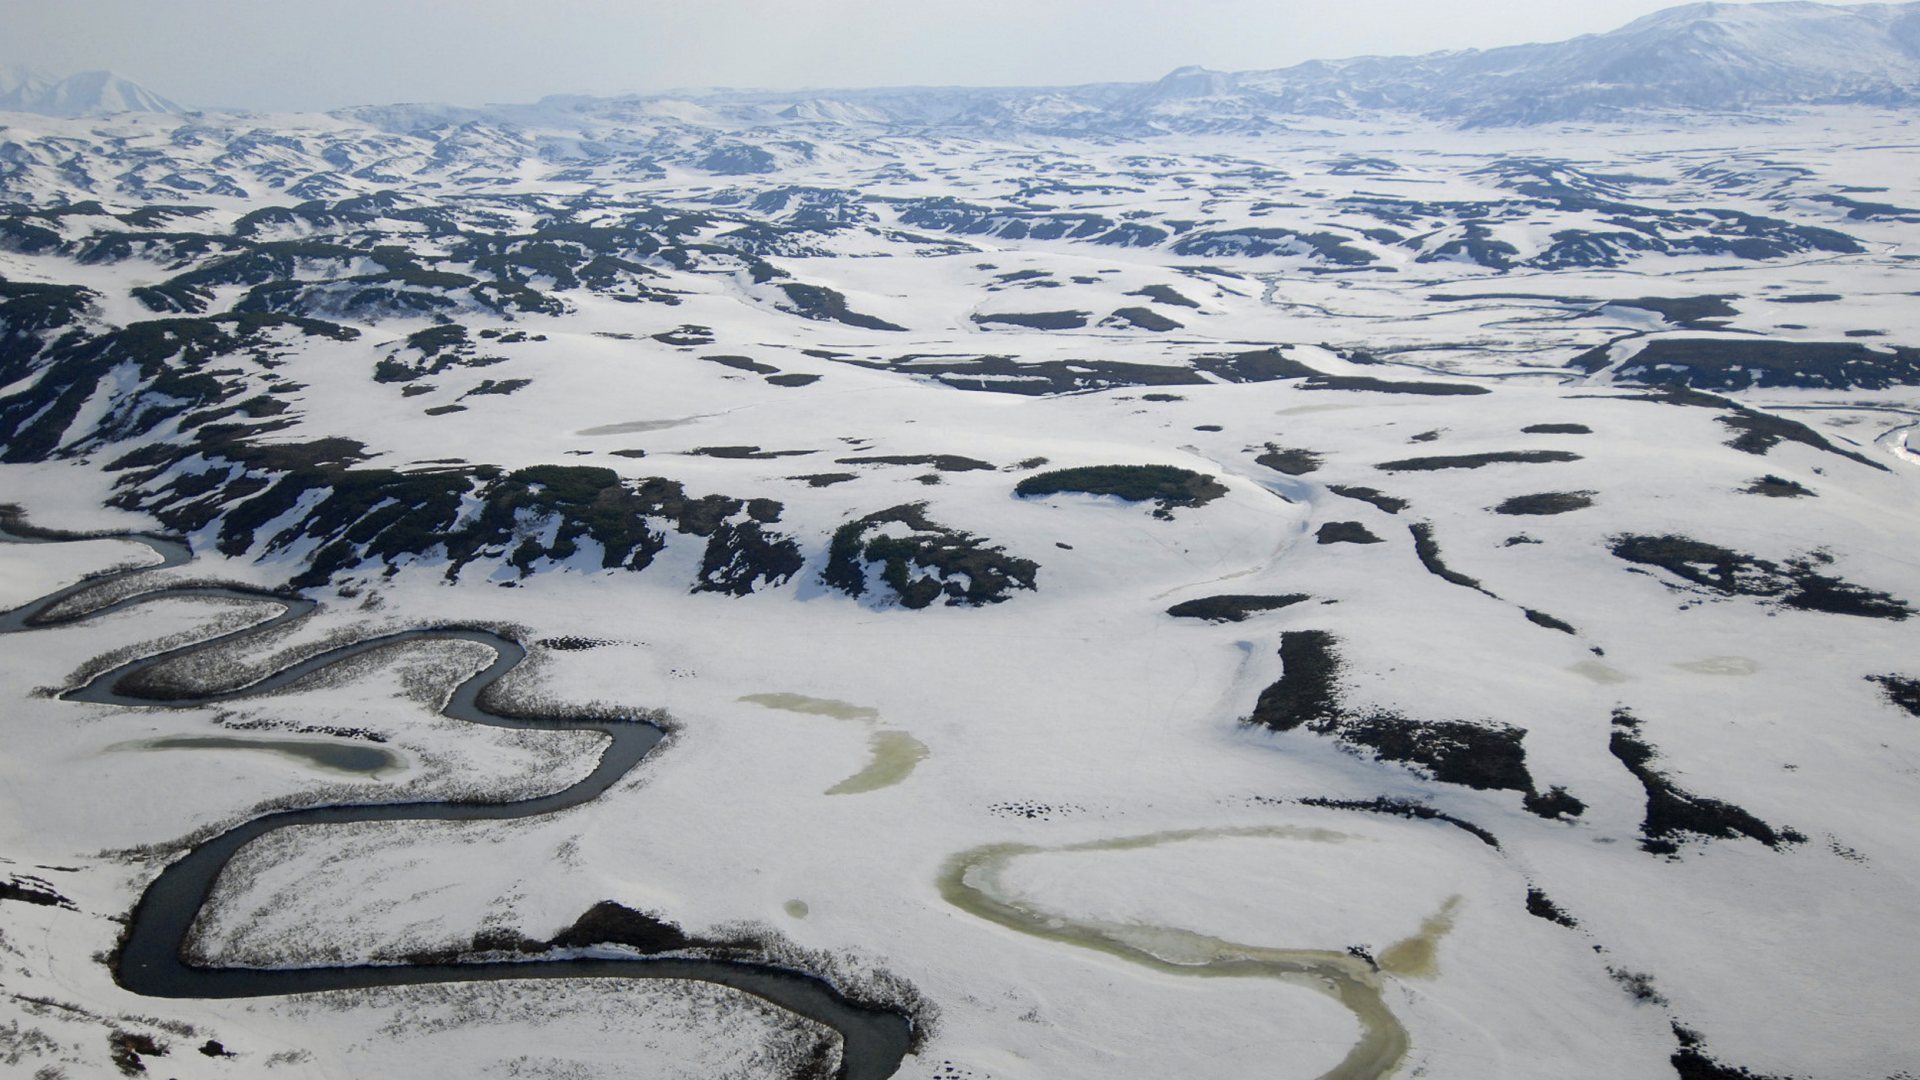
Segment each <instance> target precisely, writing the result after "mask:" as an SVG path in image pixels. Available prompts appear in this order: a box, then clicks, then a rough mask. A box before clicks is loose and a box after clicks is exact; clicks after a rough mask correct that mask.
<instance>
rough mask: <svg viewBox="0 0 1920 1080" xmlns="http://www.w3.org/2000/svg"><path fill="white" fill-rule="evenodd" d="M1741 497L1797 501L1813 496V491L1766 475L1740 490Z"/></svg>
mask: <svg viewBox="0 0 1920 1080" xmlns="http://www.w3.org/2000/svg"><path fill="white" fill-rule="evenodd" d="M1740 493H1741V494H1742V495H1765V496H1767V497H1768V498H1773V499H1797V498H1801V497H1803V496H1809V495H1813V494H1814V492H1813V489H1812V488H1809V487H1806V486H1804V485H1802V484H1800V483H1797V482H1795V481H1793V480H1788V479H1786V478H1785V477H1782V476H1775V475H1773V474H1772V473H1768V474H1767V475H1765V476H1762V477H1760V478H1758V479H1756V480H1754V481H1752V482H1751V483H1749V484H1748V485H1747V486H1746V487H1743V488H1741V489H1740Z"/></svg>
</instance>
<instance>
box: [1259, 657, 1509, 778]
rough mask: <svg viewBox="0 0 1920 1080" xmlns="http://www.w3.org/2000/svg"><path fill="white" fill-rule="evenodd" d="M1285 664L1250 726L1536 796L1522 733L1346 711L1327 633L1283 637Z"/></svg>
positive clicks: (1504, 727) (1339, 669)
mask: <svg viewBox="0 0 1920 1080" xmlns="http://www.w3.org/2000/svg"><path fill="white" fill-rule="evenodd" d="M1280 662H1281V664H1282V674H1281V677H1280V680H1279V681H1278V682H1275V683H1274V684H1273V685H1271V686H1269V687H1267V688H1266V689H1265V690H1263V691H1261V693H1260V697H1259V699H1258V700H1257V701H1256V702H1255V703H1254V707H1253V712H1252V714H1251V715H1249V716H1248V717H1247V718H1246V720H1245V722H1246V723H1250V724H1259V725H1261V726H1263V727H1266V728H1268V729H1270V730H1273V731H1293V730H1295V729H1296V728H1305V729H1306V730H1308V731H1311V732H1313V733H1314V734H1317V735H1325V736H1329V737H1331V738H1333V739H1334V740H1335V741H1336V742H1338V743H1339V744H1341V745H1342V746H1343V747H1345V748H1346V749H1348V750H1351V751H1353V752H1355V753H1359V752H1362V751H1367V752H1371V753H1372V754H1373V756H1374V757H1375V758H1377V759H1379V760H1382V761H1394V762H1401V763H1404V764H1408V765H1412V766H1415V767H1417V768H1419V769H1421V770H1424V771H1425V772H1426V773H1427V774H1428V775H1430V776H1432V777H1433V779H1435V780H1437V781H1440V782H1441V783H1446V784H1462V785H1465V786H1467V787H1470V788H1474V789H1476V790H1502V789H1504V790H1512V791H1519V792H1522V793H1525V794H1532V793H1533V778H1532V776H1530V775H1529V774H1528V772H1527V765H1526V751H1525V750H1524V749H1523V748H1522V746H1521V740H1522V738H1524V737H1525V735H1526V732H1525V731H1523V730H1521V729H1520V728H1516V727H1511V726H1508V725H1505V724H1498V725H1489V724H1477V723H1468V722H1465V721H1458V720H1414V719H1410V718H1408V717H1406V716H1403V715H1401V714H1399V713H1396V712H1393V711H1390V710H1386V709H1369V710H1366V711H1356V710H1351V709H1348V708H1346V707H1345V706H1344V705H1343V704H1342V701H1341V690H1340V675H1341V672H1342V668H1343V662H1342V661H1341V659H1340V654H1339V651H1338V641H1337V639H1335V638H1334V636H1333V635H1332V634H1329V633H1327V632H1326V631H1324V630H1289V631H1287V632H1286V633H1284V634H1282V635H1281V636H1280Z"/></svg>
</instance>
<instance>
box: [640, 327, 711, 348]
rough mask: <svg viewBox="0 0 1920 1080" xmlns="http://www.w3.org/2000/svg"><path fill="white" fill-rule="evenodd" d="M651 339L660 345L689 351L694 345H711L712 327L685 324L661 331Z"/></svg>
mask: <svg viewBox="0 0 1920 1080" xmlns="http://www.w3.org/2000/svg"><path fill="white" fill-rule="evenodd" d="M652 337H653V340H655V341H657V342H659V343H660V344H662V345H675V346H679V347H680V348H683V349H691V348H693V347H694V346H696V345H711V344H713V327H711V326H701V325H699V324H697V323H685V324H682V325H680V326H677V327H674V328H673V329H672V330H662V331H660V332H659V333H657V334H654V335H652Z"/></svg>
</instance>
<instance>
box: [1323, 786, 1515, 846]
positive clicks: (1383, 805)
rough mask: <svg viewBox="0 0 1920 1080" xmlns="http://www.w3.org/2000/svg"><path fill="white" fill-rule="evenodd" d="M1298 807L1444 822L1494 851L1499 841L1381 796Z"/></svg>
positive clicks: (1456, 821) (1428, 808)
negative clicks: (1365, 799)
mask: <svg viewBox="0 0 1920 1080" xmlns="http://www.w3.org/2000/svg"><path fill="white" fill-rule="evenodd" d="M1300 805H1301V806H1319V807H1324V808H1326V809H1328V810H1358V811H1360V812H1362V813H1367V814H1391V815H1393V816H1394V817H1401V818H1406V819H1407V820H1409V821H1444V822H1446V823H1447V824H1449V825H1452V826H1453V827H1454V828H1456V829H1459V830H1461V831H1462V832H1466V833H1470V834H1472V835H1473V836H1475V837H1478V838H1479V840H1480V842H1481V843H1483V844H1485V845H1487V846H1488V847H1490V848H1494V849H1496V850H1497V849H1498V848H1499V847H1500V840H1499V838H1497V837H1495V836H1494V835H1493V834H1492V833H1490V832H1488V831H1487V830H1485V829H1483V828H1481V827H1480V826H1478V825H1475V824H1474V823H1473V822H1471V821H1466V820H1463V819H1461V818H1457V817H1454V816H1453V815H1452V814H1443V813H1441V812H1440V811H1438V810H1435V809H1434V808H1433V807H1431V806H1427V805H1424V804H1422V803H1417V802H1408V801H1406V800H1405V799H1389V798H1385V797H1384V796H1383V797H1381V798H1378V799H1373V800H1370V801H1367V802H1360V801H1358V800H1354V799H1323V798H1318V797H1315V798H1310V799H1301V800H1300Z"/></svg>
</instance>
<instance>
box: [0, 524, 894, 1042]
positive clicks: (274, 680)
mask: <svg viewBox="0 0 1920 1080" xmlns="http://www.w3.org/2000/svg"><path fill="white" fill-rule="evenodd" d="M96 538H100V537H91V536H88V537H82V536H68V535H61V534H54V533H47V532H41V531H38V530H34V531H32V532H27V531H25V530H21V529H20V528H19V526H18V524H17V523H15V526H14V529H13V531H8V530H6V529H0V542H9V543H48V542H57V541H63V540H75V539H96ZM109 538H111V539H123V540H132V541H136V542H138V543H142V544H145V545H146V546H148V547H149V548H152V549H153V550H154V551H155V552H157V553H158V554H159V555H160V556H161V561H160V562H159V563H157V564H151V565H148V566H143V567H138V568H135V569H131V570H123V571H118V572H112V573H107V574H102V575H98V576H95V577H92V578H89V579H87V580H84V581H82V582H80V583H78V584H76V585H72V586H69V587H67V588H64V589H61V590H59V591H57V592H54V593H51V594H49V595H47V596H44V597H42V598H40V599H39V600H35V601H33V602H31V603H28V604H26V605H24V606H22V607H19V608H15V609H14V610H12V611H9V612H5V613H0V634H4V633H19V632H25V631H31V630H34V629H39V628H44V627H53V626H64V625H70V624H73V623H77V622H82V621H85V620H90V619H93V618H96V617H99V616H102V615H106V614H109V613H111V612H116V611H122V610H125V609H127V608H130V607H133V606H135V605H138V604H143V603H147V602H150V601H154V600H159V599H164V598H178V597H213V598H226V599H238V600H245V601H251V602H258V601H263V600H264V601H271V602H273V603H277V604H279V605H281V609H282V610H281V611H280V613H279V614H277V615H274V616H272V617H271V618H268V619H266V620H264V621H262V622H259V623H255V624H254V625H252V626H248V627H245V628H242V629H240V630H235V631H232V632H230V633H226V634H222V635H219V636H217V637H214V638H210V639H208V640H205V641H200V642H195V643H193V644H190V645H185V646H181V647H179V648H175V649H171V650H167V651H165V652H161V653H158V654H155V655H153V656H148V657H144V658H142V659H138V660H133V661H129V662H127V663H124V664H121V665H119V666H117V667H115V668H113V669H112V670H109V671H107V672H105V673H103V674H100V675H98V676H95V677H94V678H93V679H91V680H90V681H89V682H87V683H86V684H85V685H84V686H81V687H78V688H76V689H73V690H70V691H68V692H66V693H65V694H63V695H62V696H63V697H64V698H66V699H68V700H72V701H86V702H95V703H102V704H110V705H123V706H129V707H161V708H194V707H198V706H202V705H207V704H212V703H217V702H223V701H231V700H234V699H236V698H244V697H251V696H256V695H261V694H267V693H271V692H273V691H275V690H279V689H281V688H283V687H286V686H288V685H290V684H292V683H294V682H297V681H298V680H300V679H302V678H304V677H306V676H307V675H310V674H312V673H314V672H316V671H319V670H321V669H323V668H327V667H331V666H332V665H335V664H338V663H341V662H342V661H345V660H350V659H352V658H354V657H357V656H361V655H364V654H366V653H370V652H373V651H375V650H378V649H384V648H388V647H390V646H394V645H399V644H402V643H405V642H413V641H471V642H476V643H478V644H481V645H485V646H487V647H488V648H490V649H492V650H493V653H494V659H493V662H492V663H491V664H489V665H488V666H487V667H486V668H485V669H484V670H482V671H480V672H478V673H476V674H474V675H472V676H469V677H468V678H467V679H466V680H465V681H463V682H462V683H460V685H459V686H458V687H457V688H456V689H455V690H454V691H453V694H452V696H451V698H450V699H449V700H448V702H447V704H446V706H445V707H444V708H443V709H442V712H443V713H444V714H445V715H446V716H449V717H452V718H453V719H456V720H463V721H466V722H468V723H473V724H486V725H490V726H493V727H503V728H518V729H532V730H541V731H594V732H598V733H600V734H602V735H604V736H605V737H606V739H607V743H606V746H605V748H604V749H602V751H601V754H600V760H599V763H598V764H597V765H596V766H595V767H594V769H593V771H592V772H591V773H590V774H589V775H588V776H587V777H586V778H585V779H583V780H581V781H579V782H578V783H576V784H574V785H572V786H571V787H568V788H565V789H564V790H561V791H557V792H554V793H552V794H549V795H543V796H540V797H538V798H532V799H520V800H515V801H511V802H486V801H480V800H471V801H467V800H460V801H427V802H404V803H366V804H342V805H335V806H319V807H309V808H305V809H300V810H287V811H281V812H277V813H270V814H266V815H264V816H262V817H258V818H254V819H253V820H251V821H248V822H246V823H244V824H241V825H238V826H235V827H234V828H232V829H229V830H227V831H226V832H224V833H221V834H220V835H218V836H215V837H213V838H212V839H209V840H206V841H204V842H202V843H200V844H199V845H197V846H195V847H194V848H193V849H192V850H191V851H189V852H187V853H186V854H185V855H183V856H181V857H180V858H179V859H177V860H176V861H174V862H173V863H172V864H171V865H169V866H167V867H166V868H165V869H164V870H162V871H161V872H160V874H159V876H157V877H156V878H154V880H153V881H152V882H151V883H150V884H149V885H148V886H147V889H146V891H145V892H144V893H143V894H142V895H141V897H140V899H139V901H138V903H137V904H135V906H134V909H133V912H132V915H131V918H130V920H129V923H128V927H127V932H126V937H125V939H124V941H123V942H122V946H121V950H120V953H119V956H118V958H117V960H116V963H115V968H114V975H115V978H116V979H117V980H118V981H119V983H120V985H121V986H123V987H125V988H126V989H128V990H130V991H132V992H134V993H136V994H143V995H146V996H149V997H163V998H246V997H278V996H284V995H289V994H305V993H313V992H316V991H323V990H352V989H364V988H367V987H375V986H408V985H419V984H427V983H457V982H476V981H496V980H503V979H579V978H617V979H686V980H693V981H698V982H705V983H713V984H716V985H720V986H726V987H730V988H732V989H735V990H740V991H743V992H745V993H749V994H753V995H754V996H756V997H760V998H763V999H765V1000H767V1001H770V1002H772V1003H773V1004H775V1005H778V1006H779V1007H781V1008H783V1009H785V1010H787V1011H788V1012H791V1013H793V1014H795V1015H797V1016H801V1017H805V1018H806V1019H808V1020H812V1021H815V1022H817V1023H820V1024H823V1025H825V1026H827V1027H830V1028H833V1029H834V1030H835V1031H837V1032H838V1033H839V1034H840V1037H841V1040H842V1046H843V1054H842V1062H841V1066H840V1072H839V1076H840V1077H841V1078H842V1080H883V1078H885V1077H889V1076H892V1075H893V1074H894V1073H895V1072H896V1071H897V1070H898V1069H899V1067H900V1063H901V1061H902V1059H903V1058H904V1057H905V1056H906V1053H907V1051H908V1048H909V1045H910V1043H911V1039H912V1034H913V1032H912V1024H911V1022H910V1021H909V1020H908V1018H907V1017H906V1016H904V1015H901V1014H900V1013H896V1012H891V1011H885V1010H882V1009H877V1008H873V1007H869V1006H865V1005H861V1004H858V1003H856V1002H853V1001H851V1000H849V999H848V998H846V997H845V996H844V995H842V994H841V993H840V992H839V991H838V990H836V989H835V988H834V987H833V986H831V985H830V984H828V983H827V982H826V981H825V980H824V979H821V978H819V977H817V976H813V975H809V974H806V973H804V972H799V971H792V970H789V969H785V968H779V967H774V966H772V965H767V964H755V963H749V962H745V961H735V960H712V959H700V958H694V957H654V956H607V955H601V956H567V957H555V958H552V959H530V960H502V961H477V962H472V963H434V964H356V965H344V966H337V967H298V968H245V967H231V968H216V967H200V966H197V965H193V964H188V963H187V962H185V961H184V960H182V959H181V955H182V949H183V947H184V945H185V944H186V941H187V936H188V934H189V932H190V931H191V929H192V927H193V924H194V921H195V919H196V918H197V917H198V916H199V914H200V910H201V908H202V907H203V906H205V904H206V902H207V898H208V897H209V896H210V895H211V894H212V891H213V887H214V884H215V882H216V881H218V880H219V877H220V874H221V872H222V871H223V870H224V869H225V868H226V865H227V863H228V861H229V860H231V859H232V858H233V856H234V855H235V854H237V853H238V852H239V851H240V849H241V848H243V847H245V846H246V845H247V844H248V843H249V842H250V841H252V840H255V839H257V838H259V837H261V836H264V835H266V834H267V833H270V832H274V831H275V830H278V829H284V828H288V827H290V826H296V825H331V824H340V823H348V822H369V821H393V822H398V821H505V820H513V819H518V818H529V817H536V816H539V815H541V814H550V813H554V812H555V811H559V810H565V809H568V808H570V807H574V806H579V805H581V804H583V803H586V802H590V801H592V800H593V799H595V798H598V797H599V796H600V794H601V793H602V792H605V791H606V790H607V789H608V788H610V787H612V786H613V785H614V784H615V783H616V782H618V781H619V780H620V779H621V778H622V777H624V776H625V775H626V774H627V773H628V772H629V771H630V770H631V769H633V767H634V766H636V765H638V764H639V763H640V762H641V760H643V759H644V758H645V757H646V756H647V754H648V753H649V752H650V751H651V750H652V749H653V748H654V746H655V745H656V744H658V743H659V741H660V739H661V736H662V732H661V730H660V729H659V728H657V727H654V726H653V725H651V724H648V723H646V722H644V721H640V720H618V719H612V720H609V719H591V718H551V717H527V716H511V715H505V714H501V713H496V712H491V711H488V710H487V709H485V708H483V707H482V706H481V705H480V699H481V697H482V695H483V694H484V692H485V691H486V690H487V689H488V688H489V687H491V686H492V685H493V684H494V683H496V682H497V681H499V680H500V679H501V678H502V677H503V676H505V675H506V674H507V673H508V672H510V671H512V670H513V669H514V668H515V667H517V666H519V664H520V663H521V661H523V660H525V659H526V656H527V650H526V648H525V647H524V646H523V645H521V644H520V643H519V642H516V641H512V640H510V639H508V638H505V637H502V636H500V635H499V634H496V633H493V632H492V631H489V630H483V629H478V628H473V627H461V626H444V627H430V628H423V629H416V630H406V631H401V632H399V633H393V634H385V635H381V636H379V637H373V638H368V639H366V640H363V641H359V642H355V643H353V644H351V645H344V646H340V647H337V648H333V649H329V650H327V651H325V652H322V653H320V654H318V655H316V656H312V657H309V658H307V659H305V660H302V661H300V662H299V663H296V664H292V665H290V666H288V667H286V668H283V669H281V670H279V671H277V672H274V673H273V674H271V675H268V676H266V677H264V678H261V679H259V680H257V681H255V682H252V683H250V684H248V685H246V686H243V687H239V688H237V689H230V690H224V691H218V692H214V693H208V694H201V695H184V696H172V695H171V694H167V695H164V696H163V695H162V694H160V693H156V692H147V693H144V694H143V692H142V690H141V689H139V684H140V680H139V676H140V675H142V674H143V673H145V672H147V671H149V670H150V669H152V668H154V667H157V666H159V665H161V664H165V663H168V662H170V661H173V660H178V659H180V658H182V657H185V656H188V655H190V654H193V653H197V652H201V651H203V650H207V649H212V648H215V647H217V646H220V645H225V644H229V643H232V642H234V641H236V640H238V639H241V638H244V637H248V636H252V635H255V634H259V633H262V632H263V631H266V630H269V629H271V628H273V627H275V626H279V625H281V624H284V623H286V622H289V621H291V620H294V619H298V618H300V617H301V616H303V615H305V614H307V613H308V612H310V611H312V610H313V609H314V608H315V607H316V606H317V605H316V604H315V603H314V602H313V601H311V600H307V599H304V598H301V597H295V596H282V595H276V594H272V593H266V592H258V591H253V590H247V589H238V588H227V587H220V586H183V587H173V588H164V587H163V588H160V589H156V590H153V591H150V592H143V593H139V594H137V595H134V596H129V597H125V598H123V599H119V600H116V601H114V602H112V603H108V604H105V605H102V606H100V607H97V608H92V609H87V610H83V611H79V612H75V613H60V614H55V611H56V609H58V608H59V607H60V606H61V605H63V604H64V603H65V602H66V601H68V600H71V599H73V598H75V597H77V596H79V595H80V594H81V593H84V592H86V591H87V590H90V589H94V588H97V587H99V586H101V585H103V584H106V583H108V582H110V581H116V580H121V579H125V578H128V577H131V576H134V575H137V574H145V573H150V572H152V571H155V570H160V569H165V568H167V567H174V566H180V565H183V564H185V563H186V562H188V561H189V560H190V559H191V558H192V552H191V551H190V550H189V549H188V547H187V546H186V545H185V544H183V543H181V542H179V541H178V540H173V539H169V538H166V537H159V536H148V535H138V534H126V535H116V536H113V537H109Z"/></svg>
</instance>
